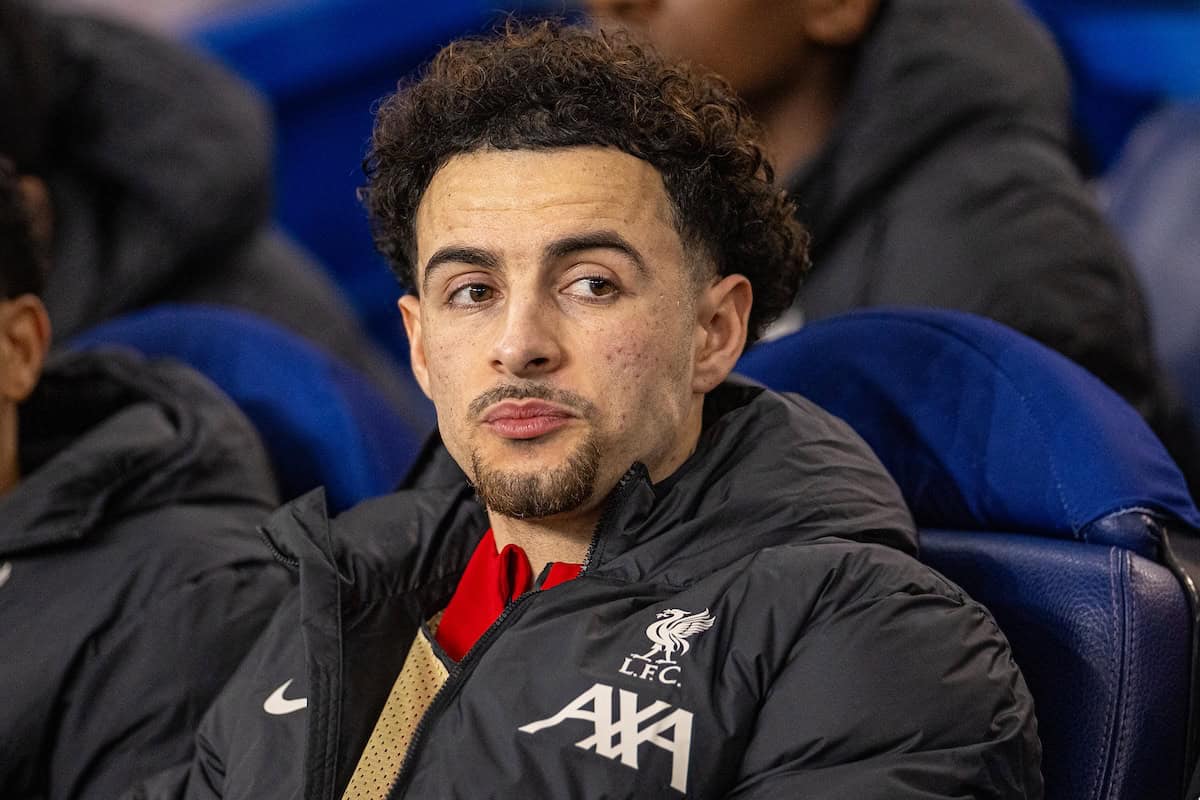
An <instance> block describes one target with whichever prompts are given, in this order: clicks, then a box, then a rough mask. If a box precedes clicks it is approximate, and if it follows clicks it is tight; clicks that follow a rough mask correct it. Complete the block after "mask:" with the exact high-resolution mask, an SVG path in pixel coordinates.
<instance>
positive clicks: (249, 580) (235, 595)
mask: <svg viewBox="0 0 1200 800" xmlns="http://www.w3.org/2000/svg"><path fill="white" fill-rule="evenodd" d="M289 585H290V581H289V577H288V575H287V573H286V572H285V571H284V570H283V568H282V567H281V566H279V565H275V564H273V563H271V562H262V561H260V562H258V563H257V564H247V565H242V566H231V567H229V568H226V569H222V570H218V571H214V572H213V573H212V574H210V575H208V576H206V577H204V578H203V579H200V580H197V581H196V582H194V583H188V584H185V585H183V586H181V587H179V588H178V589H176V590H175V591H173V592H171V593H169V594H166V595H164V596H162V597H161V598H159V599H158V600H157V602H156V603H155V604H154V606H153V607H151V608H148V609H147V610H146V611H145V612H144V613H143V614H141V615H138V616H137V617H135V618H133V619H130V620H127V621H124V622H122V624H121V625H120V627H118V628H117V629H115V630H114V631H113V632H112V633H111V634H110V635H108V636H106V637H105V639H104V641H103V642H100V643H98V644H97V647H98V648H101V649H102V650H103V652H98V653H97V654H96V655H97V657H95V658H90V659H87V660H86V662H85V663H84V664H83V665H81V667H80V669H79V670H78V672H77V674H76V675H75V676H74V678H73V680H72V683H71V688H70V691H69V693H68V694H67V695H66V696H65V698H64V706H63V712H62V716H61V721H60V723H59V726H58V729H57V731H56V735H55V746H54V748H53V750H52V751H51V753H50V755H49V758H48V762H47V766H48V773H49V775H51V776H52V780H51V785H50V789H49V791H48V793H47V797H48V798H68V797H87V798H91V797H117V796H118V795H119V794H120V793H121V792H122V791H124V790H125V789H126V788H127V787H128V786H129V785H130V783H131V782H132V781H133V780H135V779H136V778H138V777H141V776H145V775H147V774H152V773H153V772H155V771H157V770H159V769H161V768H162V767H163V766H165V765H168V764H172V763H177V762H179V761H182V760H184V759H186V758H187V757H188V754H189V753H190V751H191V747H192V738H193V732H194V731H195V729H196V727H197V725H198V724H199V723H200V719H201V717H202V715H203V714H204V711H205V709H206V708H207V706H208V704H209V702H210V701H211V700H212V698H213V697H214V696H216V694H217V693H218V691H220V689H221V686H222V685H223V684H224V682H225V680H226V679H227V678H228V677H229V676H230V675H231V674H232V673H233V671H234V669H235V667H236V666H237V664H238V662H239V661H240V660H241V658H242V656H243V655H244V654H245V653H246V651H247V650H248V649H249V647H250V645H251V643H252V642H253V641H254V639H255V637H256V636H257V635H258V634H259V632H260V631H261V630H262V629H263V627H264V626H265V625H266V623H267V621H268V620H269V619H270V618H271V614H272V613H273V612H274V610H275V607H276V606H277V604H278V603H279V600H280V599H281V597H282V596H283V594H284V592H285V591H286V590H287V588H288V586H289ZM96 698H103V702H98V701H97V700H96Z"/></svg>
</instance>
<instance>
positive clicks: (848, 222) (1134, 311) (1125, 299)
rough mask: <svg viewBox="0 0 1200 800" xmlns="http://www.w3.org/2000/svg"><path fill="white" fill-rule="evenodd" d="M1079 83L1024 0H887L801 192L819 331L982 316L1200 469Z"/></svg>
mask: <svg viewBox="0 0 1200 800" xmlns="http://www.w3.org/2000/svg"><path fill="white" fill-rule="evenodd" d="M1069 139H1070V102H1069V85H1068V78H1067V73H1066V69H1065V67H1064V66H1063V63H1062V60H1061V58H1060V57H1059V55H1058V52H1057V50H1056V49H1055V47H1054V44H1053V42H1052V41H1051V40H1050V38H1049V36H1048V35H1047V34H1046V33H1045V31H1043V30H1042V29H1040V28H1039V27H1038V25H1037V24H1036V23H1035V22H1034V21H1033V19H1032V18H1031V17H1030V16H1029V15H1028V13H1026V12H1024V11H1023V10H1021V9H1020V8H1019V7H1018V6H1017V4H1016V3H1015V2H1013V0H900V1H899V2H894V1H893V0H884V2H883V3H882V4H881V9H880V12H879V16H878V19H877V20H876V22H875V24H874V27H873V28H872V29H871V30H870V31H869V33H868V34H867V36H866V37H865V39H864V41H863V42H862V44H861V46H860V50H859V52H858V55H857V68H856V73H855V74H854V76H853V79H852V83H851V86H850V89H849V92H848V96H847V99H846V101H845V104H844V106H843V108H842V110H841V112H840V116H839V118H838V122H837V127H836V129H835V131H834V133H833V134H832V136H831V137H830V141H829V143H828V145H827V146H826V148H825V149H824V150H823V151H822V152H820V153H819V154H818V155H817V156H816V157H815V158H814V160H813V161H812V162H811V163H810V164H808V165H807V166H806V167H805V168H804V169H803V170H802V172H801V173H800V174H799V175H796V176H794V177H793V179H792V180H791V181H790V185H789V186H790V190H791V193H792V195H793V197H794V198H795V200H796V202H797V203H798V204H799V207H800V218H801V220H802V221H803V222H804V223H805V224H806V225H807V226H808V228H809V229H810V231H811V233H812V235H813V251H812V259H813V270H812V273H811V274H810V275H809V277H808V279H807V281H806V283H805V285H804V286H803V287H802V289H801V293H800V301H799V304H800V306H801V307H802V308H803V313H804V318H805V319H807V320H817V319H822V318H825V317H829V316H833V315H835V314H839V313H842V312H844V311H848V310H850V309H853V308H858V307H862V306H877V305H917V306H934V307H938V308H951V309H958V310H962V311H970V312H973V313H976V314H980V315H982V316H985V317H989V318H991V319H995V320H997V321H999V322H1003V323H1005V324H1006V325H1009V326H1010V327H1013V328H1015V329H1017V330H1019V331H1021V332H1022V333H1026V334H1029V335H1030V336H1032V337H1033V338H1035V339H1037V340H1039V341H1041V342H1042V343H1044V344H1046V345H1048V346H1049V347H1051V348H1053V349H1055V350H1058V351H1059V352H1061V353H1063V354H1064V355H1066V356H1068V357H1069V358H1071V359H1072V360H1074V361H1076V362H1077V363H1079V364H1081V365H1083V366H1084V367H1086V368H1087V369H1089V370H1090V371H1092V372H1093V373H1094V374H1096V375H1097V376H1098V377H1099V378H1101V379H1102V380H1103V381H1104V382H1105V383H1107V384H1108V385H1109V386H1111V387H1112V388H1113V389H1115V390H1116V391H1117V392H1118V393H1120V394H1121V395H1122V396H1123V397H1124V398H1125V399H1126V400H1128V401H1129V402H1130V403H1131V404H1132V405H1133V406H1134V407H1135V408H1137V409H1138V411H1139V412H1141V414H1142V416H1144V417H1145V418H1146V419H1147V420H1148V421H1149V422H1150V424H1151V426H1152V427H1153V428H1154V429H1155V430H1156V432H1157V433H1158V434H1159V435H1160V436H1162V437H1163V439H1164V441H1165V442H1166V443H1167V445H1168V447H1170V448H1171V449H1172V452H1173V454H1174V455H1175V456H1176V458H1177V459H1178V460H1180V461H1181V463H1182V465H1183V466H1184V467H1185V468H1186V469H1187V470H1188V471H1191V472H1193V476H1194V479H1200V474H1196V467H1197V466H1200V464H1197V465H1195V466H1193V465H1192V464H1193V459H1195V458H1196V455H1195V453H1194V452H1193V450H1194V443H1193V440H1192V436H1191V434H1190V433H1189V432H1187V431H1186V430H1184V429H1182V428H1181V427H1180V426H1181V424H1182V415H1181V414H1180V411H1179V408H1178V404H1177V401H1176V400H1175V399H1174V398H1173V397H1172V396H1171V393H1170V392H1169V391H1168V390H1167V389H1166V387H1165V383H1164V379H1163V377H1162V375H1161V374H1160V372H1159V370H1158V368H1157V366H1156V365H1155V362H1154V357H1153V355H1152V353H1153V350H1152V348H1151V340H1150V333H1149V327H1148V322H1147V316H1146V309H1145V305H1144V302H1143V299H1142V295H1141V291H1140V288H1139V287H1138V285H1137V282H1136V279H1135V277H1134V274H1133V271H1132V269H1131V267H1130V264H1129V261H1128V258H1127V256H1126V254H1125V252H1124V251H1123V249H1122V247H1121V245H1120V243H1119V242H1118V240H1117V239H1116V237H1115V235H1114V234H1113V232H1112V231H1111V230H1110V228H1109V226H1108V225H1107V224H1106V223H1105V221H1104V220H1103V218H1102V216H1101V215H1100V213H1099V211H1098V210H1097V209H1096V206H1095V203H1094V201H1093V198H1092V196H1091V194H1090V192H1089V191H1088V190H1087V188H1086V186H1085V185H1084V183H1083V180H1082V179H1081V177H1080V175H1079V173H1078V171H1077V170H1076V168H1075V166H1074V165H1073V163H1072V161H1071V158H1070V156H1069Z"/></svg>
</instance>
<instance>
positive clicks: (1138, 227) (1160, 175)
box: [1100, 33, 1200, 429]
mask: <svg viewBox="0 0 1200 800" xmlns="http://www.w3.org/2000/svg"><path fill="white" fill-rule="evenodd" d="M1196 52H1197V54H1198V56H1197V57H1198V58H1200V33H1198V34H1197V36H1196ZM1100 195H1101V199H1102V201H1103V204H1104V207H1105V210H1106V211H1107V213H1108V216H1109V219H1110V220H1112V223H1113V225H1114V227H1116V229H1117V232H1118V233H1119V234H1120V236H1121V240H1122V241H1123V242H1124V243H1125V246H1126V247H1128V248H1129V252H1130V255H1131V256H1132V257H1133V261H1134V264H1135V265H1136V267H1137V269H1138V273H1139V277H1140V278H1141V280H1142V287H1143V288H1144V289H1145V292H1146V300H1147V303H1148V304H1149V307H1150V321H1151V323H1152V324H1153V327H1154V345H1155V348H1156V349H1157V351H1158V355H1159V357H1160V358H1161V359H1162V362H1163V365H1164V366H1165V367H1166V368H1167V370H1168V371H1169V372H1170V373H1171V375H1172V377H1173V378H1174V379H1175V381H1176V383H1177V384H1178V386H1179V388H1180V389H1181V390H1182V391H1183V393H1184V395H1185V396H1186V397H1187V399H1188V404H1189V406H1190V408H1191V409H1192V411H1193V420H1194V421H1195V423H1196V426H1197V428H1198V429H1200V224H1198V223H1200V101H1196V102H1192V103H1176V104H1172V105H1168V106H1165V107H1163V108H1162V109H1161V110H1159V111H1157V112H1155V113H1154V114H1153V115H1152V116H1150V117H1149V118H1147V119H1146V120H1144V121H1143V122H1142V123H1141V124H1140V125H1139V126H1138V127H1137V128H1136V129H1135V130H1134V132H1133V135H1132V136H1131V137H1130V138H1129V141H1128V142H1127V143H1126V146H1125V149H1124V151H1123V152H1122V154H1121V157H1120V159H1119V160H1118V161H1117V163H1116V165H1115V166H1114V168H1113V169H1112V170H1110V171H1109V173H1108V174H1107V175H1106V176H1105V177H1104V179H1103V180H1102V181H1101V183H1100Z"/></svg>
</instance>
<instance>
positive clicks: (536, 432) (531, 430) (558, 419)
mask: <svg viewBox="0 0 1200 800" xmlns="http://www.w3.org/2000/svg"><path fill="white" fill-rule="evenodd" d="M575 418H576V414H575V412H574V411H572V410H571V409H569V408H565V407H563V406H560V405H557V404H556V403H547V402H545V401H543V400H526V401H513V400H506V401H505V402H502V403H497V404H496V405H494V406H492V407H491V408H489V409H488V410H487V411H486V412H484V414H483V424H484V425H485V426H486V427H488V428H489V429H490V430H491V431H492V432H493V433H496V434H497V435H499V436H500V437H502V438H504V439H535V438H537V437H538V436H543V435H545V434H547V433H550V432H551V431H555V430H558V429H559V428H561V427H563V426H564V425H566V424H567V423H569V422H570V421H571V420H573V419H575Z"/></svg>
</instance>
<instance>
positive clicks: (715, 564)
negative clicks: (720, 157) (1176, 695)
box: [135, 384, 1042, 800]
mask: <svg viewBox="0 0 1200 800" xmlns="http://www.w3.org/2000/svg"><path fill="white" fill-rule="evenodd" d="M706 411H707V416H708V418H709V419H708V424H707V425H706V428H705V431H704V432H703V434H702V436H701V440H700V443H699V447H698V449H697V451H696V453H695V454H694V455H693V456H692V457H691V458H690V459H689V460H688V461H687V462H686V463H685V464H684V465H683V466H682V467H681V468H680V469H679V471H678V472H677V473H676V474H675V475H673V476H671V477H670V478H668V479H667V480H666V481H664V482H662V483H660V484H658V485H653V486H652V485H651V484H650V482H649V481H648V479H647V474H646V471H645V469H644V468H643V467H642V466H641V465H640V464H639V465H635V466H634V467H633V468H631V469H630V470H629V472H628V473H627V474H626V475H625V477H624V478H623V479H622V480H621V482H620V483H619V485H618V486H617V488H616V489H615V490H614V492H613V494H612V495H611V496H610V498H609V499H608V501H607V505H606V508H605V509H604V513H603V518H602V520H601V522H600V523H599V525H598V527H597V531H596V534H595V538H594V540H593V542H592V545H591V548H590V549H589V553H588V556H587V559H586V562H585V566H584V570H583V573H582V575H581V576H580V577H579V578H577V579H575V580H572V581H569V582H567V583H564V584H561V585H558V586H555V587H553V588H551V589H548V590H546V591H543V592H532V593H528V594H526V595H524V596H522V597H521V598H519V599H518V600H516V601H514V602H513V603H512V604H511V605H510V606H509V607H508V609H507V610H506V612H505V613H504V614H503V615H502V616H501V618H500V620H499V621H498V622H497V623H496V624H495V625H493V626H492V628H491V629H490V630H489V632H487V633H485V634H484V635H483V637H482V638H481V639H480V642H479V643H478V644H477V645H476V646H475V647H474V648H473V649H472V650H471V651H470V652H469V653H468V654H467V655H466V656H465V657H464V659H463V661H462V662H460V663H459V664H458V665H457V666H451V665H448V666H450V667H451V670H450V671H451V677H450V679H449V682H448V683H447V684H446V686H445V687H444V688H443V690H442V692H441V694H440V695H439V696H438V697H437V698H436V699H435V700H434V701H433V707H432V708H431V710H430V712H429V714H428V716H426V717H425V719H424V720H423V722H422V723H421V726H420V729H419V731H418V733H417V734H416V738H415V740H414V743H413V746H412V748H411V750H410V752H409V759H410V760H409V762H408V764H407V766H406V767H405V768H404V772H403V773H402V775H401V777H400V783H401V784H402V786H401V787H400V789H399V790H397V789H396V787H393V794H392V795H391V796H392V797H412V798H433V797H462V798H466V797H491V798H528V797H554V798H587V797H596V798H599V797H653V798H669V797H680V796H682V792H680V791H678V789H679V788H686V794H687V796H688V797H691V798H716V797H738V798H765V797H805V798H849V797H853V798H856V799H857V800H872V798H879V799H880V800H882V799H883V798H887V799H888V800H896V799H897V798H906V797H910V798H916V797H921V798H935V797H947V798H948V797H967V796H970V797H975V798H1035V797H1041V795H1042V779H1041V774H1040V771H1039V763H1040V744H1039V742H1038V740H1037V736H1036V732H1035V729H1036V724H1035V721H1034V716H1033V703H1032V700H1031V698H1030V696H1029V693H1028V691H1027V689H1026V687H1025V683H1024V681H1023V679H1022V678H1021V675H1020V673H1019V672H1018V671H1017V668H1016V666H1015V665H1014V664H1013V661H1012V659H1011V656H1010V652H1009V648H1008V644H1007V642H1006V640H1005V638H1004V636H1003V635H1002V634H1001V633H1000V631H999V630H998V629H997V628H996V625H995V623H994V622H993V620H992V618H991V616H990V615H989V614H988V612H987V611H985V610H984V609H983V608H982V607H981V606H980V605H979V604H977V603H975V602H973V601H972V600H970V599H969V598H968V597H966V596H965V595H964V594H963V592H962V591H961V590H960V589H958V588H957V587H956V586H954V585H953V584H951V583H950V582H948V581H947V580H946V579H944V578H942V577H941V576H939V575H937V574H936V573H934V572H932V571H931V570H929V569H928V568H926V567H924V566H923V565H921V564H920V563H918V562H917V561H916V560H914V558H913V557H912V555H913V553H914V552H915V550H916V536H915V533H914V529H913V523H912V520H911V518H910V516H909V513H908V511H907V509H906V507H905V505H904V502H903V500H902V499H901V497H900V493H899V490H898V489H897V488H896V486H895V484H894V483H893V482H892V480H891V478H889V477H888V475H887V473H886V472H884V470H883V468H882V467H881V466H880V464H879V462H878V461H877V460H876V459H875V457H874V455H873V454H872V453H871V452H870V450H869V449H868V448H867V446H866V445H865V444H864V443H863V442H862V441H861V440H860V439H859V438H858V437H857V436H855V435H854V434H853V433H852V432H851V431H850V430H849V428H847V426H846V425H845V424H844V423H842V422H840V421H839V420H837V419H835V418H834V417H832V416H830V415H829V414H827V413H825V412H823V411H821V410H820V409H818V408H817V407H815V406H814V405H812V404H811V403H809V402H807V401H805V400H802V399H800V398H798V397H796V396H781V395H777V394H774V393H772V392H769V391H767V390H762V389H759V388H756V387H750V386H741V385H734V384H726V385H725V386H723V387H721V388H719V389H718V390H717V391H716V392H714V393H713V394H712V395H710V396H709V398H708V407H707V409H706ZM432 452H434V453H435V455H433V456H432V457H430V458H428V459H427V460H426V461H425V464H426V466H425V468H424V469H423V470H421V473H422V474H421V477H420V478H419V479H418V480H417V482H416V483H417V484H419V486H418V488H412V489H407V490H401V491H400V492H398V493H395V494H392V495H389V496H387V497H384V498H380V499H377V500H371V501H368V502H366V503H364V504H362V505H360V506H358V507H356V508H355V509H352V510H350V511H349V512H346V513H345V514H343V515H341V516H339V517H337V518H336V519H334V520H328V519H327V518H326V516H325V513H324V506H323V500H322V498H321V497H320V495H319V494H310V495H307V496H305V497H303V498H300V499H299V500H297V501H296V502H295V503H294V504H293V505H291V506H290V507H285V508H284V509H282V510H281V511H280V512H278V513H277V514H276V515H275V516H273V517H272V519H271V521H270V522H268V524H267V526H266V529H265V530H266V533H267V536H268V538H270V539H271V540H272V541H273V543H274V545H275V547H276V548H277V549H278V552H279V554H280V558H281V559H283V560H285V561H288V562H290V563H292V564H293V565H295V568H296V569H297V570H298V572H299V574H300V588H299V591H298V593H296V594H294V595H293V596H292V597H290V599H289V600H288V601H287V602H285V604H284V605H283V607H282V608H281V610H280V613H279V615H278V616H277V617H276V618H275V620H274V621H273V622H272V623H271V626H270V627H269V628H268V629H267V632H266V633H265V634H264V636H263V638H262V639H261V640H260V641H259V643H258V645H257V646H256V647H255V649H254V651H252V652H251V654H250V655H248V656H247V658H246V660H245V661H244V662H243V664H242V666H241V667H240V668H239V670H238V673H237V674H236V675H235V676H234V678H233V679H232V680H231V681H230V684H229V686H228V687H227V688H226V690H225V691H224V692H223V693H222V695H221V696H220V698H218V700H217V701H216V702H215V703H214V705H213V708H212V710H211V711H210V713H209V715H208V716H207V717H206V719H205V720H204V722H203V723H202V725H201V730H200V734H199V739H198V743H197V755H196V760H195V762H194V763H193V764H192V765H191V766H190V768H181V769H179V770H176V771H172V772H170V773H165V774H164V775H162V776H159V777H158V778H156V779H155V780H154V781H152V782H151V783H150V784H148V785H147V786H146V787H144V788H143V789H142V790H141V791H139V792H136V793H135V796H138V797H151V798H168V797H170V798H185V797H186V798H190V799H191V800H202V799H203V800H209V799H211V798H218V797H219V798H225V800H234V798H238V800H242V799H243V798H246V799H248V798H255V799H256V800H264V799H265V798H301V797H303V798H306V800H338V798H340V797H341V794H342V790H343V788H344V787H345V785H346V784H347V782H348V780H349V778H350V775H351V773H352V772H353V770H354V767H355V765H356V763H357V761H358V759H359V756H360V753H361V751H362V748H363V747H364V744H365V743H366V741H367V738H368V736H369V734H370V732H371V730H372V728H373V726H374V724H375V722H376V718H377V716H378V714H379V712H380V709H381V708H382V706H383V703H384V699H385V697H386V696H387V693H388V692H389V691H390V689H391V687H392V684H393V682H394V681H395V679H396V676H397V675H398V673H399V670H400V667H401V664H402V663H403V660H404V659H405V656H406V654H407V652H408V649H409V645H410V642H411V641H412V638H413V637H414V636H417V635H423V634H422V633H418V626H419V625H420V624H421V622H422V621H423V620H426V619H428V618H429V617H431V616H433V615H434V614H435V613H436V612H437V611H438V610H440V609H442V608H444V607H445V605H446V603H447V602H448V600H449V598H450V596H451V594H452V593H453V591H454V589H455V587H456V585H457V583H458V579H459V576H460V574H461V572H462V570H463V568H464V566H465V564H466V562H467V560H468V558H469V556H470V554H471V552H472V550H473V548H474V546H475V544H476V543H477V542H478V540H479V538H480V536H481V535H482V534H483V533H484V531H485V529H486V528H487V527H488V522H487V518H486V516H485V515H484V513H483V511H482V509H481V508H480V507H479V506H478V505H476V503H475V502H474V499H473V495H472V492H471V490H470V488H469V487H468V486H467V485H466V484H465V483H464V481H463V478H462V473H461V472H459V471H458V469H457V467H455V466H454V465H453V462H451V461H450V459H449V457H448V456H447V455H446V454H445V452H444V451H442V450H440V448H439V450H435V451H432ZM672 609H675V610H678V611H681V612H689V613H692V614H703V615H705V616H709V617H711V618H712V625H711V627H709V628H708V629H707V630H703V631H701V632H699V633H694V634H693V635H692V636H691V637H690V638H689V639H688V641H689V645H690V647H689V649H687V651H686V652H684V653H682V654H677V655H676V656H675V667H676V668H674V669H671V668H669V667H667V666H663V665H658V664H652V663H650V662H648V661H646V660H643V659H640V658H638V656H645V655H647V654H648V653H649V652H650V651H651V650H652V649H653V648H652V645H653V641H652V640H651V639H650V638H649V633H648V630H647V629H648V628H649V626H651V625H652V624H653V623H655V622H656V621H658V620H659V619H661V616H660V615H663V614H665V613H667V612H669V611H670V610H672ZM652 660H653V659H652ZM648 664H649V666H647V665H648ZM280 687H284V689H285V691H284V693H283V694H282V697H283V699H284V700H289V701H291V702H293V703H295V704H296V706H295V707H294V708H295V710H292V711H291V712H290V713H288V710H287V709H286V708H285V709H283V711H284V713H282V714H280V713H278V711H279V709H278V706H277V707H276V714H274V715H273V714H269V713H265V709H264V701H266V700H267V698H268V697H270V696H272V695H273V694H277V693H278V691H279V688H280ZM301 698H304V699H305V700H306V701H307V707H306V708H299V706H300V705H303V703H300V702H299V701H300V699H301ZM573 701H574V706H575V713H576V714H577V715H578V717H579V718H574V719H565V720H563V721H561V722H558V723H557V724H555V722H554V718H555V716H556V715H557V714H558V713H559V712H560V711H562V710H563V709H565V708H567V707H569V706H571V705H572V704H573ZM655 703H658V704H660V705H659V706H658V707H657V708H656V707H655V706H654V704H655ZM635 705H636V710H637V712H641V714H642V716H641V717H640V718H638V717H636V716H634V714H635V711H634V706H635ZM589 716H590V718H588V717H589ZM538 722H541V723H543V724H542V725H534V723H538ZM659 723H662V724H663V726H664V727H661V728H659V729H658V730H656V726H658V725H659ZM531 726H532V727H533V728H536V730H532V731H531V730H528V729H529V728H530V727H531ZM522 728H526V729H527V730H522ZM689 728H690V730H689ZM656 736H657V737H659V738H658V740H657V741H656V740H655V738H654V737H656ZM593 737H594V738H593ZM673 784H674V787H675V788H673Z"/></svg>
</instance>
